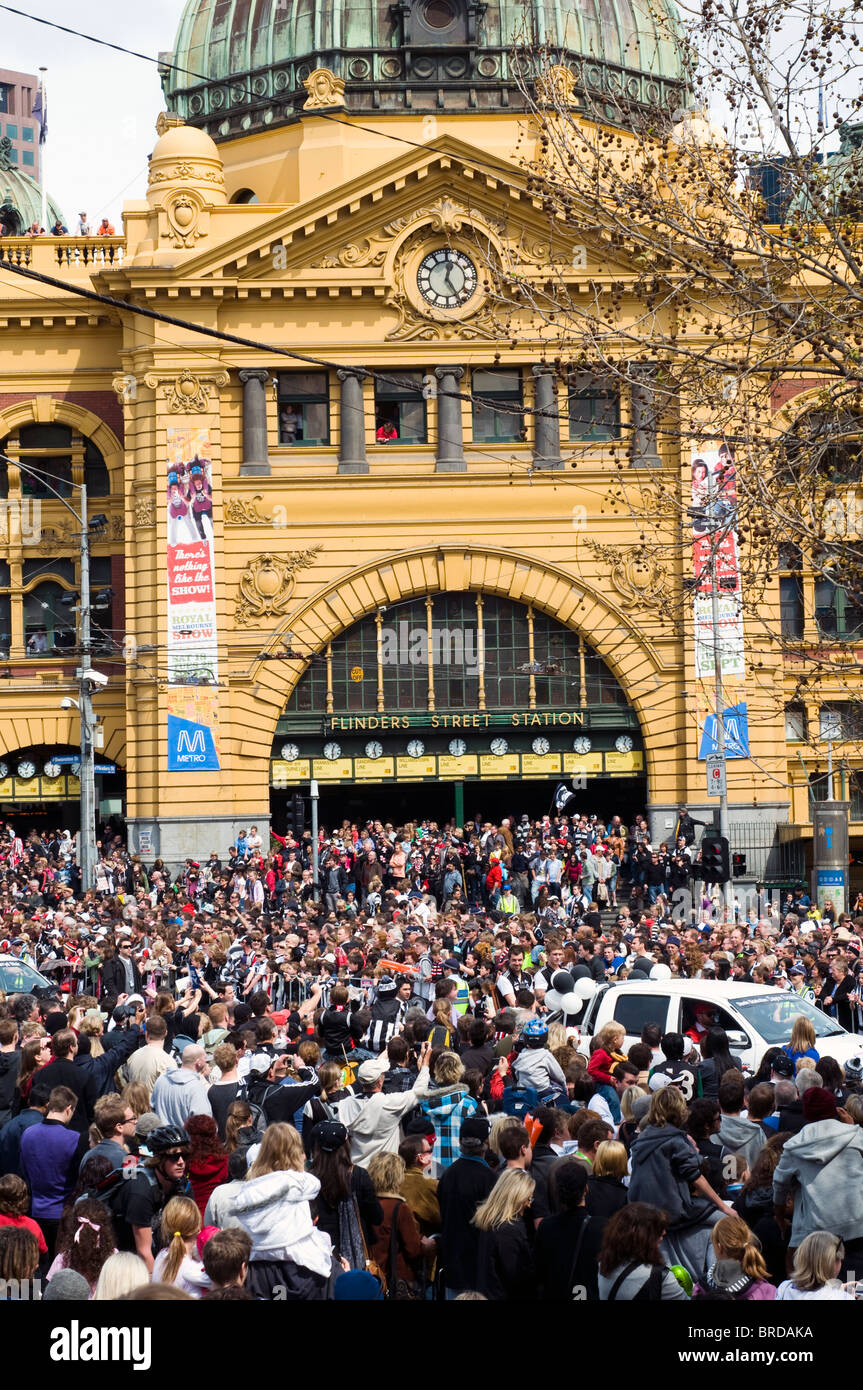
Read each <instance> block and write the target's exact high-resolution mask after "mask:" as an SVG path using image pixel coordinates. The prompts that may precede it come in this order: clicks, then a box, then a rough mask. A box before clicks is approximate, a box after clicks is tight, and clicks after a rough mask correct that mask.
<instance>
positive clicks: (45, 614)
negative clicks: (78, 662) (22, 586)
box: [24, 579, 75, 656]
mask: <svg viewBox="0 0 863 1390" xmlns="http://www.w3.org/2000/svg"><path fill="white" fill-rule="evenodd" d="M70 598H71V599H72V601H73V603H74V598H75V596H74V594H70V593H69V591H68V590H67V589H64V588H63V586H62V584H58V583H57V581H56V580H53V579H46V580H45V581H44V582H43V583H41V584H37V585H36V587H35V588H33V589H31V590H30V592H29V593H28V594H25V595H24V647H25V650H26V653H27V655H28V656H58V655H62V653H64V652H68V651H71V650H73V649H74V646H75V615H74V611H73V607H72V605H70V604H69V603H68V601H67V602H64V600H69V599H70Z"/></svg>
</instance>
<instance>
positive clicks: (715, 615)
mask: <svg viewBox="0 0 863 1390" xmlns="http://www.w3.org/2000/svg"><path fill="white" fill-rule="evenodd" d="M708 498H709V501H708V515H709V517H710V615H711V626H712V628H713V683H714V696H715V702H714V709H715V713H716V754H717V757H719V758H720V759H721V760H722V791H721V793H720V797H719V834H720V835H721V836H722V838H723V839H725V840H728V839H729V838H730V837H729V820H728V777H727V772H728V764H727V761H726V757H725V708H724V707H725V698H724V694H723V689H722V648H721V644H720V640H719V577H718V567H717V563H716V551H717V547H718V545H719V527H718V525H717V516H716V501H717V491H716V477H715V475H714V474H712V473H711V474H710V475H709V477H708ZM722 896H723V899H724V901H725V910H726V919H727V914H728V910H729V908H730V906H731V900H732V890H731V885H730V883H723V885H722Z"/></svg>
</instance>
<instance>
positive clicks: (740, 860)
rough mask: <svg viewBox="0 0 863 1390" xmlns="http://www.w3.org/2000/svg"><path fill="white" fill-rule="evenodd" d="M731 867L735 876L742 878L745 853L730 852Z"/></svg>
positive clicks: (744, 868) (744, 870)
mask: <svg viewBox="0 0 863 1390" xmlns="http://www.w3.org/2000/svg"><path fill="white" fill-rule="evenodd" d="M731 868H732V870H733V872H734V877H735V878H742V877H743V875H744V874H745V873H746V855H745V854H732V856H731Z"/></svg>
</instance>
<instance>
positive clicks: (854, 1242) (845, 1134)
mask: <svg viewBox="0 0 863 1390" xmlns="http://www.w3.org/2000/svg"><path fill="white" fill-rule="evenodd" d="M803 1119H804V1124H803V1128H802V1129H801V1131H800V1133H799V1134H795V1135H793V1136H792V1137H791V1138H790V1139H789V1140H787V1142H786V1144H785V1146H784V1148H783V1150H782V1157H781V1158H780V1160H779V1163H778V1164H777V1167H776V1170H775V1172H774V1174H773V1202H774V1215H775V1218H776V1222H777V1225H778V1226H779V1228H780V1230H782V1231H783V1232H784V1231H785V1230H786V1229H787V1227H788V1217H787V1210H786V1207H787V1202H788V1201H789V1199H793V1202H794V1212H793V1217H792V1220H791V1236H790V1241H789V1249H790V1250H796V1249H797V1248H798V1247H799V1246H800V1244H801V1243H802V1241H803V1240H805V1238H806V1237H807V1236H808V1235H811V1234H812V1233H813V1232H814V1231H830V1232H832V1234H833V1235H835V1236H839V1237H841V1239H842V1240H843V1241H844V1242H845V1247H846V1250H845V1259H846V1262H847V1267H848V1268H849V1269H855V1268H856V1269H859V1267H860V1259H861V1255H863V1129H861V1128H860V1127H859V1126H858V1125H856V1124H854V1122H853V1120H852V1119H851V1117H850V1115H848V1114H847V1113H846V1112H845V1111H844V1110H840V1109H839V1107H838V1106H837V1103H836V1097H835V1095H834V1094H833V1092H832V1091H828V1090H826V1089H825V1088H824V1087H822V1086H810V1087H809V1088H808V1090H807V1091H806V1092H805V1094H804V1096H803Z"/></svg>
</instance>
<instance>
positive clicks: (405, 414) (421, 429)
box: [375, 370, 428, 444]
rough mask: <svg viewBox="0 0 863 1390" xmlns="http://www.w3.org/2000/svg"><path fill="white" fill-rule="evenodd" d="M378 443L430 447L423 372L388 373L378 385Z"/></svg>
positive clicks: (376, 426)
mask: <svg viewBox="0 0 863 1390" xmlns="http://www.w3.org/2000/svg"><path fill="white" fill-rule="evenodd" d="M375 442H376V443H377V444H395V443H396V442H398V443H401V444H426V443H427V442H428V431H427V427H426V403H425V397H424V396H423V378H422V373H421V372H401V371H398V370H396V371H393V372H391V373H390V372H388V373H387V376H386V380H383V381H382V380H380V379H378V380H376V381H375Z"/></svg>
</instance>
